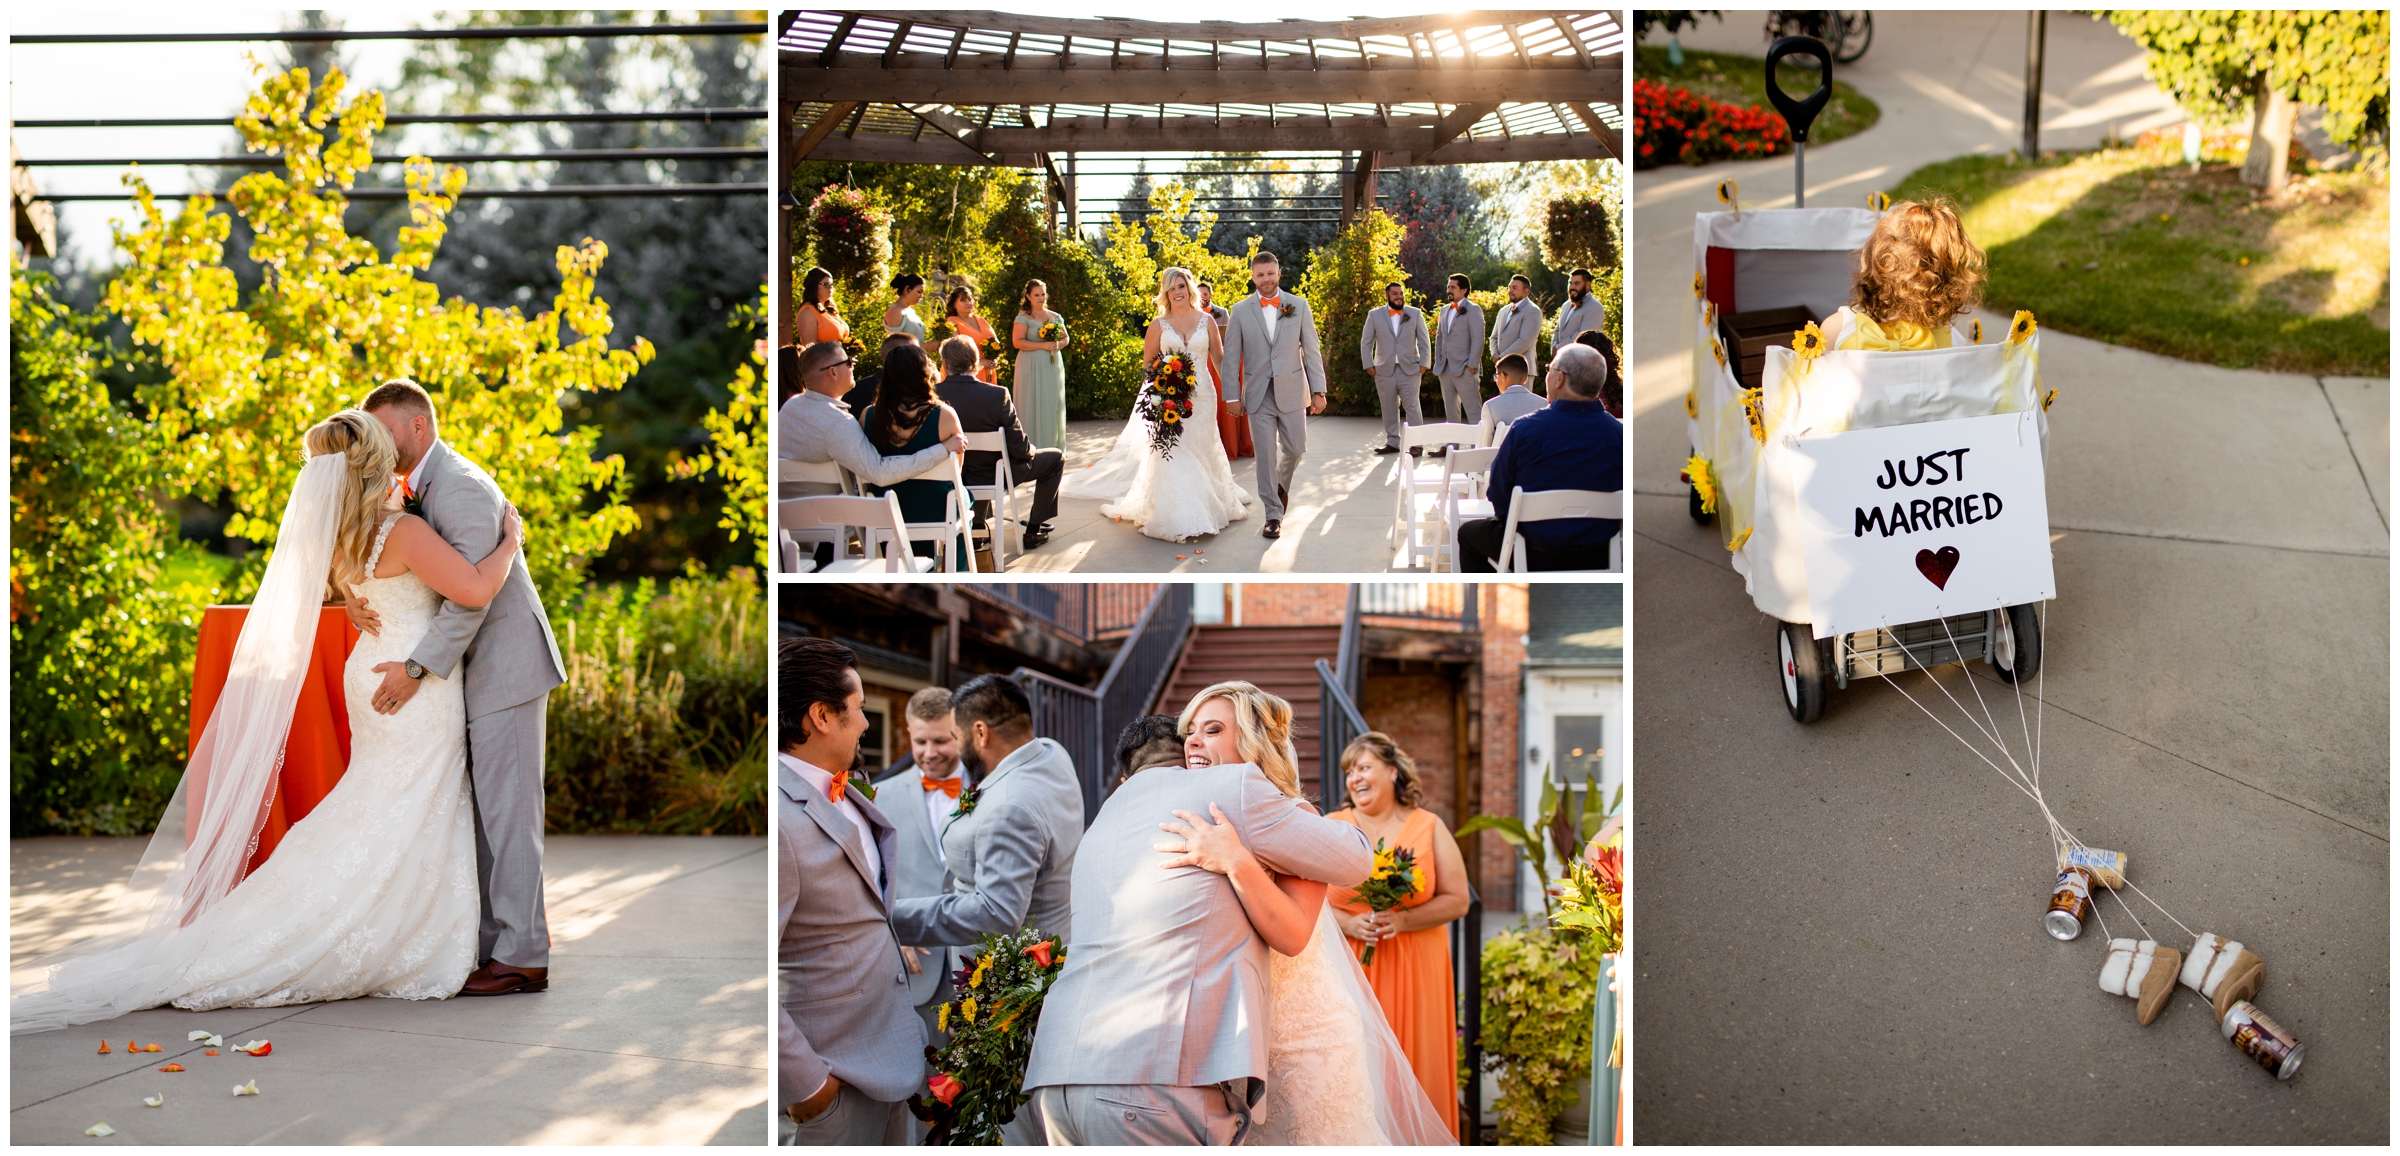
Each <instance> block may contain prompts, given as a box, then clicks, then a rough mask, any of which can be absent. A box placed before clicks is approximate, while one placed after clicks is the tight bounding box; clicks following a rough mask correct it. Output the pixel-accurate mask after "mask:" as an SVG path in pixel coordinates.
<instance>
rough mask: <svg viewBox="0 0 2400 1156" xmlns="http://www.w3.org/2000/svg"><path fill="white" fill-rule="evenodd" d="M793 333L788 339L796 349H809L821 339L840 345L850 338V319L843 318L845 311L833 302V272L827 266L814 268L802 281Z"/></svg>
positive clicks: (793, 321)
mask: <svg viewBox="0 0 2400 1156" xmlns="http://www.w3.org/2000/svg"><path fill="white" fill-rule="evenodd" d="M785 332H786V333H788V334H789V335H790V338H791V339H790V341H789V342H788V343H787V344H789V345H791V346H792V347H793V348H795V349H806V348H808V347H809V346H811V345H815V344H816V343H818V342H820V341H830V342H833V343H834V344H836V345H839V344H841V343H842V342H845V341H848V340H850V323H849V322H847V321H844V320H842V311H841V309H840V308H839V307H837V306H836V305H835V304H834V303H833V274H831V273H828V272H826V271H825V270H823V269H821V268H820V269H811V270H809V271H808V275H807V276H806V277H803V278H801V281H800V303H799V305H798V306H797V307H795V308H794V309H793V310H792V320H791V326H790V328H788V329H786V330H785Z"/></svg>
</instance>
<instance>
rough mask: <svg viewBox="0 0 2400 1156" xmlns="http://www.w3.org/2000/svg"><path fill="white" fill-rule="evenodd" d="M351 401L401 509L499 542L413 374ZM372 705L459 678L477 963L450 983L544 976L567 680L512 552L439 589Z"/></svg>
mask: <svg viewBox="0 0 2400 1156" xmlns="http://www.w3.org/2000/svg"><path fill="white" fill-rule="evenodd" d="M359 408H360V409H363V410H365V411H367V414H368V415H369V416H371V417H373V418H374V419H375V420H376V421H379V422H381V423H383V428H385V429H387V430H389V431H391V434H392V444H393V445H394V446H395V447H396V448H397V449H398V450H399V451H400V461H399V471H400V474H401V477H402V481H401V484H400V489H401V493H402V496H403V500H404V502H405V503H406V507H407V509H408V512H409V513H412V514H415V515H417V516H418V517H420V518H423V519H425V522H426V524H427V525H430V526H432V527H433V532H434V533H437V534H440V535H441V536H442V538H443V540H444V541H447V542H449V543H450V544H451V545H452V546H454V547H456V548H457V549H458V552H459V553H460V554H462V555H465V556H466V557H467V558H469V559H475V560H480V559H482V558H483V557H484V556H485V555H488V554H490V553H491V552H492V550H493V548H494V547H495V546H497V545H498V543H499V541H500V515H501V512H502V511H503V510H504V509H505V508H506V507H507V504H508V503H507V499H505V498H503V497H502V496H501V494H500V487H499V486H498V485H497V484H495V483H494V482H493V481H492V478H491V475H489V474H486V473H484V472H483V471H482V470H481V469H479V468H477V466H476V465H475V463H473V462H470V461H468V460H467V459H465V458H462V457H460V456H458V454H457V453H456V452H454V451H452V450H451V449H450V447H449V446H448V445H445V444H443V442H442V439H441V437H440V435H439V434H438V433H437V432H436V430H435V426H434V416H433V399H432V398H431V397H428V396H426V394H425V391H424V390H423V389H422V388H419V387H418V385H417V383H415V382H413V381H408V380H405V379H403V380H395V381H387V382H384V383H383V384H382V385H379V386H376V387H375V392H373V393H370V394H368V395H367V400H366V401H365V402H363V403H362V404H360V406H359ZM349 614H350V622H351V624H352V625H354V626H356V627H358V628H359V629H360V630H363V631H365V632H367V633H369V634H373V633H375V632H376V630H377V628H378V627H379V626H381V624H382V623H381V620H380V618H379V617H378V616H377V615H376V613H375V612H374V610H373V609H371V608H370V607H368V605H367V600H366V599H364V598H359V597H356V596H353V597H352V598H351V601H350V606H349ZM375 669H376V670H377V671H378V672H380V673H381V674H382V675H383V684H382V685H381V686H379V687H377V688H376V690H375V698H374V706H375V709H376V710H377V711H380V712H382V713H384V714H391V713H393V712H395V711H398V710H399V709H400V708H401V707H402V706H403V705H405V704H406V703H407V702H408V700H409V699H410V698H413V697H415V695H416V693H417V687H418V686H419V685H420V680H421V679H423V678H424V677H425V676H426V675H428V674H430V675H433V676H434V677H436V678H444V679H447V678H458V679H460V680H462V682H463V683H464V686H463V690H464V691H465V693H466V700H467V774H468V777H469V779H470V780H471V781H472V782H473V785H474V789H475V819H476V826H475V874H476V879H477V882H478V883H479V884H480V889H481V891H482V892H483V934H482V936H481V943H480V948H479V951H478V953H477V955H476V958H477V960H478V961H480V963H481V965H482V966H480V967H477V968H476V969H475V971H474V972H473V973H472V974H470V975H468V976H467V983H466V986H465V987H464V988H463V989H461V990H460V992H459V994H460V995H507V994H510V993H511V992H521V991H543V990H546V989H547V988H549V986H550V925H549V921H548V917H547V916H546V915H545V914H544V911H543V908H542V819H543V814H542V812H543V806H542V761H543V756H542V724H543V721H544V714H545V711H546V710H547V709H548V699H549V695H550V688H552V687H555V686H557V685H559V684H560V683H563V682H565V681H566V680H567V676H566V664H565V663H564V662H561V661H560V660H559V657H558V643H557V641H556V640H554V639H552V638H551V636H550V617H549V615H547V614H545V613H543V611H542V599H541V595H539V594H537V593H535V592H534V588H533V576H532V575H531V574H530V573H528V572H527V571H526V569H525V558H524V556H523V555H522V554H520V555H519V556H518V557H517V560H516V561H515V562H513V563H511V564H510V565H509V571H508V581H507V582H506V583H504V584H502V586H501V587H500V593H499V595H498V596H497V597H494V598H493V599H492V600H491V602H490V604H488V605H486V606H484V607H483V608H482V609H480V610H471V609H468V608H467V607H464V606H460V605H459V604H457V603H455V602H451V601H448V600H444V601H443V602H442V606H441V609H440V610H438V611H436V612H435V613H434V618H433V626H432V627H431V628H430V629H428V630H427V631H426V632H425V638H424V641H422V642H419V643H418V644H417V649H416V653H414V654H411V655H409V657H408V661H407V662H404V663H402V662H386V663H383V664H381V665H379V666H377V667H376V668H375Z"/></svg>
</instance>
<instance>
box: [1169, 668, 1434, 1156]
mask: <svg viewBox="0 0 2400 1156" xmlns="http://www.w3.org/2000/svg"><path fill="white" fill-rule="evenodd" d="M1179 722H1180V725H1181V728H1182V730H1183V733H1184V736H1185V737H1184V765H1185V766H1189V767H1208V766H1217V765H1220V764H1225V763H1255V764H1257V765H1258V768H1259V769H1260V770H1261V771H1264V772H1265V773H1266V776H1267V778H1268V779H1269V780H1270V781H1272V782H1273V783H1274V784H1275V785H1276V786H1278V787H1280V788H1282V789H1283V793H1284V794H1287V795H1290V796H1292V797H1293V798H1300V797H1301V795H1300V773H1299V768H1298V763H1297V759H1296V758H1295V757H1294V755H1293V752H1292V745H1291V727H1292V708H1291V704H1289V703H1287V702H1285V701H1283V700H1282V699H1281V698H1278V697H1276V696H1274V695H1272V694H1268V693H1267V692H1265V691H1263V690H1260V689H1259V688H1257V687H1256V686H1253V685H1251V684H1249V683H1246V682H1223V683H1218V684H1217V685H1215V686H1211V687H1209V688H1208V689H1206V690H1203V691H1201V692H1200V694H1199V695H1198V696H1197V697H1195V698H1193V699H1192V701H1191V702H1190V703H1189V704H1187V705H1185V707H1184V708H1183V717H1182V718H1181V719H1180V720H1179ZM1153 773H1154V772H1153ZM1209 812H1210V815H1209V816H1205V817H1204V816H1200V815H1195V814H1192V813H1191V812H1189V811H1177V812H1175V814H1176V817H1177V818H1178V819H1180V820H1181V821H1180V822H1176V823H1165V824H1161V825H1160V826H1161V828H1162V829H1164V830H1166V831H1169V832H1172V833H1174V834H1177V835H1180V836H1182V837H1183V840H1184V848H1183V852H1182V854H1181V856H1180V857H1177V858H1170V859H1169V860H1168V861H1167V863H1166V866H1168V867H1181V866H1194V867H1200V868H1203V869H1205V870H1208V871H1213V872H1215V873H1217V874H1219V875H1223V876H1225V877H1226V879H1227V881H1228V882H1230V883H1231V884H1232V885H1233V890H1234V894H1235V895H1237V896H1239V897H1240V899H1241V901H1242V910H1243V912H1244V914H1246V915H1248V916H1249V917H1250V923H1251V926H1252V927H1254V928H1255V929H1257V931H1258V933H1259V936H1260V938H1263V939H1265V940H1266V941H1267V946H1268V947H1270V948H1272V949H1273V950H1272V952H1271V954H1270V955H1269V957H1268V959H1269V965H1268V967H1269V974H1268V986H1269V989H1270V990H1271V991H1272V992H1273V999H1272V1001H1271V1003H1270V1005H1269V1007H1270V1010H1269V1012H1268V1025H1267V1090H1266V1094H1265V1096H1264V1097H1263V1098H1262V1099H1260V1101H1259V1102H1258V1105H1257V1106H1256V1107H1255V1108H1254V1109H1253V1110H1252V1113H1251V1129H1250V1135H1249V1138H1248V1140H1247V1141H1246V1142H1247V1143H1249V1144H1258V1145H1287V1144H1305V1145H1319V1144H1343V1145H1353V1146H1370V1145H1375V1146H1379V1145H1391V1144H1399V1145H1412V1146H1415V1145H1433V1144H1456V1143H1457V1142H1458V1141H1457V1140H1456V1139H1455V1138H1453V1137H1452V1136H1451V1134H1450V1129H1449V1127H1448V1126H1447V1125H1445V1124H1443V1123H1442V1120H1441V1117H1440V1116H1439V1115H1437V1114H1436V1113H1435V1112H1434V1109H1433V1101H1432V1100H1430V1099H1428V1098H1427V1097H1426V1095H1425V1089H1424V1088H1423V1086H1422V1085H1420V1084H1419V1083H1418V1082H1417V1077H1416V1073H1415V1071H1414V1070H1413V1069H1411V1068H1410V1067H1409V1064H1408V1056H1407V1054H1406V1053H1405V1052H1402V1051H1401V1050H1400V1041H1399V1039H1398V1038H1397V1037H1395V1036H1394V1035H1393V1034H1392V1029H1391V1026H1390V1025H1389V1024H1388V1023H1386V1022H1385V1021H1384V1018H1383V1005H1382V1004H1381V1003H1379V1002H1377V1001H1376V999H1375V993H1374V991H1373V990H1371V989H1370V988H1368V986H1367V977H1366V973H1364V972H1362V971H1361V970H1359V966H1358V960H1357V958H1356V957H1354V956H1352V955H1351V954H1350V951H1349V949H1348V948H1347V947H1345V946H1344V940H1343V939H1342V933H1341V929H1340V928H1339V927H1337V926H1336V925H1335V923H1334V921H1333V909H1332V908H1330V907H1328V906H1326V905H1325V885H1324V884H1322V883H1314V882H1310V881H1308V880H1304V879H1294V878H1291V877H1289V876H1282V875H1274V874H1271V873H1270V872H1268V871H1267V869H1266V868H1265V867H1263V866H1261V865H1260V864H1259V862H1258V860H1257V859H1256V858H1254V857H1252V856H1251V854H1250V853H1249V852H1248V851H1246V850H1244V849H1243V847H1242V840H1241V836H1240V835H1239V834H1237V833H1236V832H1235V830H1234V828H1233V827H1232V826H1231V825H1230V824H1227V823H1226V822H1225V821H1224V820H1225V815H1224V812H1222V811H1220V810H1218V809H1217V808H1216V806H1215V805H1214V804H1211V805H1210V807H1209ZM1212 818H1213V820H1214V821H1212ZM1167 846H1171V844H1162V849H1165V847H1167Z"/></svg>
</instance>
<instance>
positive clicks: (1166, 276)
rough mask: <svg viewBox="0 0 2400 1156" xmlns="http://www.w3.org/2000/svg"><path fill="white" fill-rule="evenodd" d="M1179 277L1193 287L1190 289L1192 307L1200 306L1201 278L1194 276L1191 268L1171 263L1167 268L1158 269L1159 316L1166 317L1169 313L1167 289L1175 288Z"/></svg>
mask: <svg viewBox="0 0 2400 1156" xmlns="http://www.w3.org/2000/svg"><path fill="white" fill-rule="evenodd" d="M1179 278H1180V279H1181V280H1182V281H1183V283H1184V284H1185V285H1187V286H1190V287H1191V288H1190V289H1189V295H1190V297H1191V301H1192V308H1194V309H1198V308H1199V307H1200V289H1199V280H1198V279H1197V278H1195V277H1193V276H1192V271H1191V270H1189V269H1186V268H1184V267H1183V266H1181V265H1169V266H1167V267H1166V268H1164V269H1161V270H1159V271H1158V297H1157V299H1156V301H1157V305H1158V314H1157V315H1158V316H1160V317H1164V316H1166V315H1167V310H1168V308H1169V305H1168V303H1167V290H1169V289H1173V288H1174V287H1175V282H1176V280H1177V279H1179Z"/></svg>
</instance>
